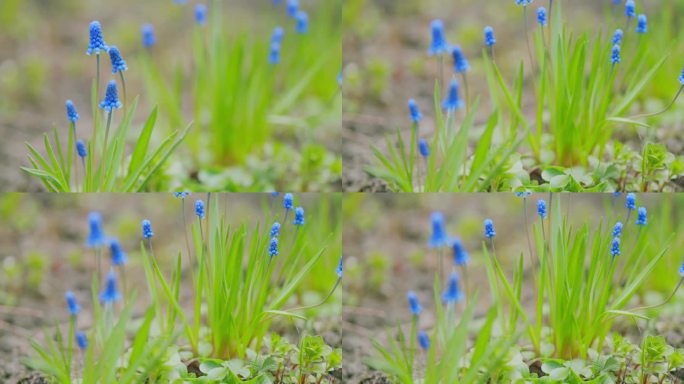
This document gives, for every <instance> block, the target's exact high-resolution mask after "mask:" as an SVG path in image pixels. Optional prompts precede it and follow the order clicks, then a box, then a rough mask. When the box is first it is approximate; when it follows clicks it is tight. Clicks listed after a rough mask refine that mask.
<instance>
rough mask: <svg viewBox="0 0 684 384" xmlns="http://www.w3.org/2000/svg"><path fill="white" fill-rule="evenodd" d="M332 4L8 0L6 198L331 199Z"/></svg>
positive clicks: (1, 83) (335, 97)
mask: <svg viewBox="0 0 684 384" xmlns="http://www.w3.org/2000/svg"><path fill="white" fill-rule="evenodd" d="M341 8H342V1H341V0H330V1H315V0H301V1H297V0H287V1H282V0H281V1H269V0H263V1H261V0H260V1H249V0H230V1H225V0H164V1H135V0H123V1H117V2H116V5H113V4H112V2H109V1H105V0H87V1H81V0H56V1H42V0H3V1H2V2H0V134H2V137H3V140H2V141H1V142H0V164H2V173H1V174H0V191H7V192H33V191H49V192H173V191H178V190H191V191H200V192H201V191H211V192H271V191H282V190H291V191H301V192H306V191H311V192H321V191H333V192H334V191H339V190H340V186H339V184H340V179H341V172H342V162H341V156H340V149H339V142H340V140H339V138H340V119H341V105H342V94H341V89H340V87H341V83H340V79H339V73H340V68H341V62H342V48H341V36H342V30H341V23H340V14H341Z"/></svg>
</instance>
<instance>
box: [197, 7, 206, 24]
mask: <svg viewBox="0 0 684 384" xmlns="http://www.w3.org/2000/svg"><path fill="white" fill-rule="evenodd" d="M195 22H197V24H198V25H206V24H207V6H206V5H204V4H197V5H195Z"/></svg>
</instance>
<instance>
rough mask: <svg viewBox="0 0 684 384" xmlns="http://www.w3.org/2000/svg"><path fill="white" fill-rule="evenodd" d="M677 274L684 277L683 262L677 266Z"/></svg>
mask: <svg viewBox="0 0 684 384" xmlns="http://www.w3.org/2000/svg"><path fill="white" fill-rule="evenodd" d="M677 272H679V276H681V277H682V278H683V279H684V262H682V266H681V267H679V271H677Z"/></svg>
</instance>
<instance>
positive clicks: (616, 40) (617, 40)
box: [613, 28, 624, 45]
mask: <svg viewBox="0 0 684 384" xmlns="http://www.w3.org/2000/svg"><path fill="white" fill-rule="evenodd" d="M623 35H624V33H623V32H622V29H620V28H618V29H616V30H615V33H614V34H613V44H617V45H620V44H622V36H623Z"/></svg>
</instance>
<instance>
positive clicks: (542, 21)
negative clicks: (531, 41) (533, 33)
mask: <svg viewBox="0 0 684 384" xmlns="http://www.w3.org/2000/svg"><path fill="white" fill-rule="evenodd" d="M537 22H538V23H539V25H541V26H542V27H545V26H546V24H547V19H546V8H544V7H539V8H538V9H537Z"/></svg>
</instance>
